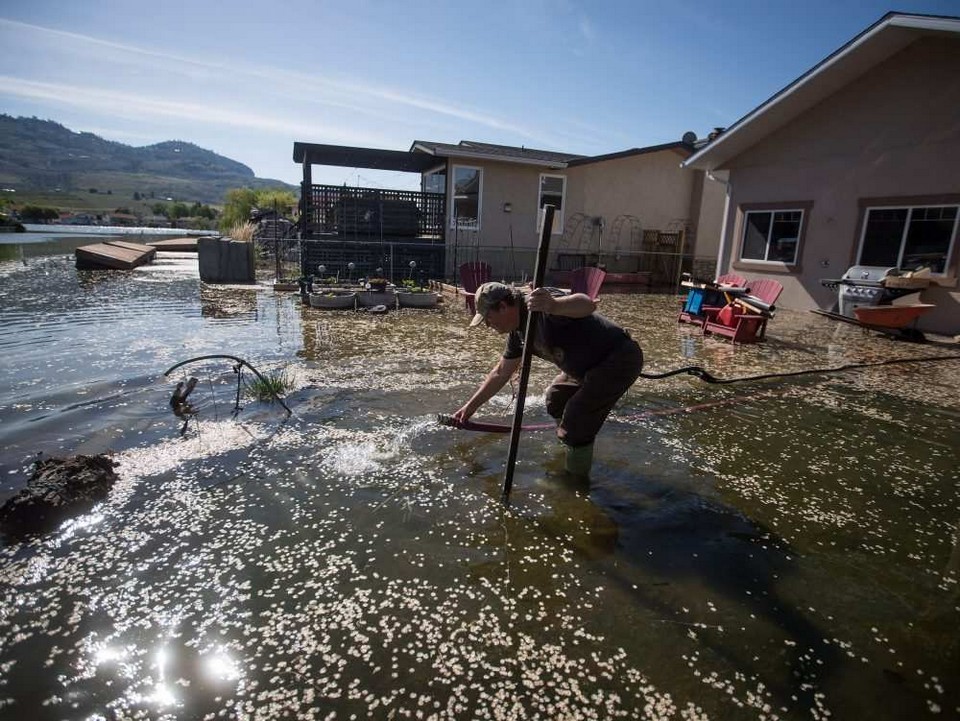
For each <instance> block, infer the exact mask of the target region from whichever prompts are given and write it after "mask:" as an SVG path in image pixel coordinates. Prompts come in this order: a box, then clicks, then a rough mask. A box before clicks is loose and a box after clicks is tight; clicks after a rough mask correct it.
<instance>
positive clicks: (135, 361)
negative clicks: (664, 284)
mask: <svg viewBox="0 0 960 721" xmlns="http://www.w3.org/2000/svg"><path fill="white" fill-rule="evenodd" d="M195 268H196V264H195V261H191V260H187V259H184V258H178V257H176V256H170V257H169V258H167V259H165V260H163V261H162V262H160V263H158V264H156V265H155V266H153V267H149V266H148V267H145V268H143V269H141V270H139V271H136V272H133V273H128V274H91V273H86V274H78V273H77V271H76V270H75V269H73V268H72V266H71V263H70V259H69V257H66V256H61V255H51V256H49V257H39V258H31V259H29V260H28V261H26V262H23V261H16V262H10V263H6V264H3V265H0V299H2V300H3V303H2V305H0V307H2V310H0V319H2V323H0V328H2V329H3V330H2V331H0V348H2V350H3V353H2V355H0V358H2V360H0V365H2V366H3V369H4V373H3V379H2V380H0V385H2V388H3V392H2V395H0V437H2V443H0V447H2V448H3V449H4V450H3V451H2V452H0V472H2V473H3V485H2V486H0V490H2V491H3V493H5V494H6V495H10V494H11V493H12V492H14V491H15V490H16V489H17V488H18V487H19V486H21V485H22V483H23V480H24V478H25V477H26V473H27V471H26V469H27V467H28V465H29V463H30V460H31V459H32V457H33V455H34V454H35V453H36V452H37V451H44V452H45V453H48V454H73V453H81V452H82V453H96V452H102V451H105V450H111V451H112V452H113V453H114V457H115V458H116V459H117V460H118V461H119V463H120V475H121V480H120V482H119V483H118V484H117V486H115V487H114V489H113V490H112V492H111V494H110V496H109V497H108V498H107V500H106V501H105V502H103V503H102V504H100V505H99V506H98V507H96V508H95V509H94V510H93V511H91V512H90V513H87V514H84V515H82V516H79V517H77V518H76V519H75V520H74V521H72V522H70V523H67V524H66V525H65V526H63V527H61V528H60V529H59V530H57V531H55V532H53V533H51V534H49V535H47V536H43V537H40V538H35V539H32V540H28V541H25V542H19V541H8V542H7V543H6V545H5V546H4V547H3V548H2V549H0V601H2V603H0V699H3V701H2V702H0V703H2V706H0V712H2V713H0V715H3V716H9V717H11V718H19V717H23V716H26V715H31V716H34V717H37V718H51V719H54V718H55V719H87V718H170V719H173V718H183V719H187V718H191V719H192V718H210V719H213V718H220V717H231V718H233V717H238V718H279V717H291V716H292V717H301V718H321V719H322V718H343V719H349V718H351V717H352V716H356V717H357V718H458V719H460V718H544V719H554V718H598V719H599V718H616V717H623V718H678V719H679V718H685V719H694V718H719V719H740V718H743V719H747V718H750V719H752V718H766V719H773V718H779V719H800V718H804V719H807V718H821V719H823V718H827V717H833V718H856V717H862V718H871V719H880V718H891V719H893V718H911V719H912V718H917V717H921V716H925V715H928V714H940V715H941V716H944V717H951V716H956V715H958V714H960V689H958V684H957V680H956V679H957V674H956V671H957V669H958V668H960V608H958V607H960V593H958V584H957V580H958V573H960V546H958V542H960V541H958V511H957V509H958V507H960V503H958V501H960V481H958V476H957V473H956V468H957V461H958V457H957V449H958V447H960V431H958V430H957V429H958V424H957V419H958V410H960V372H958V371H960V364H958V362H957V361H943V362H939V363H911V364H903V365H893V366H883V367H876V368H868V369H862V370H853V371H848V372H844V373H837V374H826V375H815V376H803V377H799V378H791V379H780V380H769V381H756V382H749V383H743V384H733V385H729V386H711V385H708V384H705V383H703V382H702V381H700V380H697V379H694V378H692V377H689V376H677V377H674V378H670V379H668V380H663V381H640V382H639V383H638V384H637V385H636V386H635V387H634V389H633V390H632V391H631V392H630V393H629V394H628V396H627V397H626V398H625V399H624V402H623V403H622V404H621V406H619V407H618V409H617V411H616V413H615V415H614V417H612V418H611V420H610V421H609V422H608V423H607V425H606V426H605V428H604V430H603V432H602V434H601V436H600V438H599V440H598V444H597V453H596V457H597V461H596V464H595V472H594V474H593V479H592V482H591V484H590V485H589V487H583V486H572V485H570V483H569V482H567V481H566V480H565V479H564V478H563V476H562V474H561V473H560V468H561V465H562V463H561V453H560V449H559V448H558V446H557V443H556V441H555V440H554V439H553V438H552V436H551V434H550V433H548V432H542V433H530V434H526V435H525V436H524V437H523V439H522V442H521V447H520V457H519V464H518V467H517V472H516V475H515V480H514V491H513V494H512V496H511V499H512V502H511V504H510V505H509V506H508V507H504V506H503V505H501V504H500V502H499V492H500V481H501V478H502V474H503V463H504V460H505V458H506V452H507V443H508V439H507V437H506V436H502V435H497V436H492V435H484V434H473V433H469V432H464V431H456V430H453V429H450V428H446V427H443V426H440V425H438V424H437V423H436V422H435V420H434V418H435V416H436V414H437V413H449V412H451V411H452V410H453V409H455V408H456V407H458V406H459V405H460V404H461V403H462V402H463V400H464V399H465V398H466V397H467V396H468V395H469V393H470V392H471V391H472V389H473V388H474V387H475V385H476V384H477V383H478V382H479V381H480V379H481V378H482V375H483V373H484V372H486V370H488V368H489V366H490V365H491V364H492V363H493V362H494V360H495V358H496V356H497V353H498V352H499V349H500V346H501V340H500V339H498V338H497V337H496V336H495V334H493V333H492V332H490V331H484V330H473V331H468V330H467V329H466V328H465V325H466V320H467V316H466V314H465V312H464V311H463V310H462V308H460V307H458V306H456V305H454V304H452V303H450V304H448V305H447V307H445V308H444V309H442V310H437V311H401V312H398V313H390V314H389V315H387V316H372V315H366V314H359V313H352V312H344V313H340V312H323V311H318V310H312V309H310V308H304V307H302V306H301V305H300V304H299V302H298V299H297V298H296V297H295V296H290V295H275V294H273V293H272V292H270V291H268V290H263V291H260V292H249V291H242V290H236V289H220V290H212V289H208V288H201V287H200V284H199V281H198V280H197V279H196V275H195ZM602 309H603V312H605V313H606V314H608V315H609V316H610V317H612V318H614V319H615V320H618V321H619V322H622V323H623V324H625V325H626V326H628V327H629V328H630V329H631V331H632V332H633V334H634V335H635V337H637V338H638V339H639V340H640V342H641V345H642V346H643V347H644V352H645V356H646V358H647V370H648V371H651V372H656V371H664V370H669V369H672V368H676V367H679V366H681V365H690V364H699V365H704V366H706V367H707V368H708V369H709V370H710V371H711V372H712V373H714V374H715V375H717V376H721V377H734V376H746V375H753V374H758V373H767V372H771V371H776V370H780V371H791V370H798V369H803V368H814V367H817V368H827V367H836V366H840V365H844V364H849V363H871V362H876V361H881V360H886V359H889V358H894V357H902V358H911V357H912V358H918V357H929V356H934V355H947V354H951V353H954V352H955V351H954V348H950V347H939V346H932V345H924V346H921V345H911V344H904V343H898V342H893V341H890V340H888V339H885V338H881V337H878V336H874V335H871V334H864V333H862V332H861V331H860V330H859V329H856V328H853V327H850V326H844V325H839V324H835V323H833V322H832V321H829V320H827V319H824V318H820V317H817V316H814V315H811V314H799V313H790V312H787V311H783V312H781V313H780V314H778V316H777V318H776V319H774V321H772V322H771V324H770V327H769V330H768V334H769V336H770V338H769V341H768V342H767V343H765V344H762V345H758V346H745V347H738V348H736V349H734V348H732V347H731V346H730V345H729V343H727V342H725V341H722V340H714V339H703V338H701V337H700V336H699V335H698V334H697V332H696V330H695V329H694V328H692V327H678V326H677V324H676V323H675V322H673V319H674V317H675V311H676V301H675V299H673V298H671V297H662V296H609V297H606V298H605V299H604V300H603V304H602ZM205 353H231V354H234V355H240V356H242V357H244V358H246V359H248V360H249V361H251V362H252V363H254V365H256V366H257V367H258V368H259V369H260V370H262V371H273V370H279V369H281V368H284V369H286V371H287V373H288V375H289V376H290V377H291V378H293V379H294V380H295V383H296V389H295V390H294V391H292V392H291V393H290V395H289V396H288V397H287V402H288V404H289V405H290V406H291V408H292V409H293V410H294V416H293V417H292V418H290V419H286V414H285V413H283V412H282V410H281V409H279V408H276V407H271V406H269V405H266V404H261V403H256V402H254V401H253V400H252V399H249V398H248V399H246V400H245V401H244V403H245V406H246V407H245V408H244V409H243V410H242V411H241V412H240V413H239V414H238V415H237V416H236V417H233V416H232V414H231V410H232V408H233V401H234V393H235V376H234V375H233V373H232V372H231V370H230V368H229V365H228V364H219V365H218V364H217V363H216V362H211V363H209V364H200V365H198V366H194V367H190V368H188V369H186V371H185V373H184V374H183V375H181V374H180V372H179V371H178V372H177V373H176V374H174V376H175V377H171V378H164V377H163V376H162V373H163V371H164V370H165V369H166V368H168V367H169V366H171V365H173V364H174V363H176V362H179V361H181V360H185V359H186V358H189V357H193V356H199V355H203V354H205ZM188 374H193V375H196V376H197V377H198V378H200V383H199V384H198V387H197V390H196V391H195V394H194V396H193V397H192V398H191V400H194V399H195V402H196V405H197V408H198V410H199V411H200V413H199V415H198V417H197V420H196V421H191V423H190V424H189V425H188V427H187V431H186V433H185V434H184V435H183V436H181V435H180V433H179V431H180V428H181V425H182V423H181V421H180V420H179V419H177V418H175V417H174V416H173V415H172V414H171V413H170V409H169V406H168V404H167V401H168V399H169V396H170V393H171V392H172V389H173V385H174V384H175V383H176V381H177V380H183V379H184V377H185V376H186V375H188ZM551 376H552V371H551V369H549V368H548V367H547V366H546V365H544V364H540V363H536V362H535V366H534V373H533V376H532V380H531V386H530V395H529V396H528V405H527V416H528V418H529V420H530V421H532V422H538V421H543V420H545V413H544V411H543V407H542V401H541V400H540V397H539V394H540V392H541V391H542V389H543V388H544V387H545V385H546V383H547V382H549V378H550V377H551ZM509 407H510V397H509V394H503V395H501V396H500V397H498V398H497V399H494V401H492V402H491V403H490V404H488V407H486V408H485V409H484V412H483V418H485V419H496V420H499V421H506V420H507V419H508V418H509V414H510V410H509ZM678 409H688V410H687V411H684V412H677V411H678Z"/></svg>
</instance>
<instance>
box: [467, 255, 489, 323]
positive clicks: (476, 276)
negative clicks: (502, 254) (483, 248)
mask: <svg viewBox="0 0 960 721" xmlns="http://www.w3.org/2000/svg"><path fill="white" fill-rule="evenodd" d="M492 273H493V270H492V269H491V268H490V264H489V263H482V262H479V261H478V262H475V263H464V264H463V265H461V266H460V285H462V286H463V301H464V303H465V305H466V306H467V309H468V310H469V311H470V313H471V314H472V313H476V312H477V309H476V305H475V303H474V301H473V294H474V293H476V291H477V288H479V287H480V286H481V285H483V284H484V283H486V282H487V281H488V280H490V276H491V275H492Z"/></svg>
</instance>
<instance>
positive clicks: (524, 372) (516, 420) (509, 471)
mask: <svg viewBox="0 0 960 721" xmlns="http://www.w3.org/2000/svg"><path fill="white" fill-rule="evenodd" d="M553 213H554V207H553V206H552V205H545V206H543V228H542V229H541V231H540V245H539V246H538V247H537V265H536V267H535V268H534V271H533V287H534V289H536V288H539V287H540V286H542V285H543V276H544V273H545V272H546V269H547V254H548V252H549V250H550V234H551V233H552V232H553ZM534 315H535V313H534V312H533V311H530V312H528V313H527V327H526V328H525V329H524V333H523V356H522V357H521V361H520V381H519V382H518V384H517V407H516V408H515V409H514V411H513V427H512V428H511V429H510V452H509V453H508V454H507V467H506V470H505V471H504V474H503V490H502V492H501V494H500V500H501V501H503V502H504V503H507V502H509V500H510V489H511V488H512V487H513V467H514V465H516V462H517V450H518V449H519V447H520V428H521V426H522V425H523V405H524V403H525V402H526V399H527V381H528V380H529V378H530V360H531V359H532V357H533V329H534V327H535V323H534Z"/></svg>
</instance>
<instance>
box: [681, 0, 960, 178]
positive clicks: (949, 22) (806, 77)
mask: <svg viewBox="0 0 960 721" xmlns="http://www.w3.org/2000/svg"><path fill="white" fill-rule="evenodd" d="M957 33H960V18H957V17H948V16H947V17H945V16H933V15H910V14H905V13H887V14H886V15H884V16H883V18H881V19H880V20H879V21H878V22H876V23H874V24H873V25H871V26H870V27H869V28H867V29H866V30H864V31H863V32H862V33H860V34H859V35H858V36H857V37H855V38H853V40H851V41H850V42H848V43H847V44H846V45H844V46H843V47H841V48H840V49H839V50H837V51H836V52H834V53H833V54H832V55H830V56H828V57H827V58H825V59H824V60H822V61H820V63H818V64H817V65H815V66H814V67H813V68H811V69H810V70H808V71H807V72H806V73H804V74H803V75H801V76H800V77H799V78H797V79H796V80H794V81H793V82H792V83H791V84H790V85H788V86H787V87H785V88H784V89H783V90H781V91H780V92H778V93H777V94H776V95H774V96H773V97H771V98H770V99H769V100H767V101H766V102H765V103H763V104H762V105H760V106H758V107H757V108H755V109H754V110H752V111H751V112H750V113H748V114H747V115H745V116H743V117H742V118H740V120H738V121H737V122H736V123H734V124H733V125H731V126H730V127H729V128H727V130H726V131H725V132H723V133H722V134H721V135H719V136H718V137H717V138H716V139H715V140H714V141H713V142H711V143H709V144H708V145H707V146H706V147H704V148H703V149H702V150H700V151H699V152H697V153H695V154H694V155H693V156H691V157H690V158H688V159H687V160H686V161H685V162H684V163H682V167H684V168H697V169H700V170H716V169H718V168H722V167H724V165H725V164H726V163H727V162H728V161H730V160H731V159H732V158H734V157H736V156H737V155H739V154H740V153H742V152H744V151H745V150H747V149H748V148H750V147H751V146H753V145H754V144H756V143H757V142H759V141H760V140H762V139H763V138H765V137H766V136H767V135H769V134H770V133H772V132H774V131H776V130H778V129H779V128H781V127H783V126H784V125H786V124H787V123H789V122H790V121H791V120H793V119H794V118H796V117H797V116H798V115H800V114H801V113H802V112H804V111H805V110H807V109H808V108H811V107H813V106H814V105H816V104H817V103H819V102H821V101H823V100H825V99H826V98H828V97H829V96H830V95H832V94H833V93H835V92H837V91H838V90H840V89H841V88H843V87H844V86H845V85H847V84H848V83H850V82H852V81H853V80H854V79H856V78H857V77H859V76H860V75H862V74H863V73H865V72H867V71H868V70H869V69H870V68H872V67H874V66H875V65H877V64H879V63H881V62H883V61H884V60H886V59H887V58H889V57H890V56H892V55H894V54H895V53H897V52H899V51H900V50H902V49H903V48H905V47H906V46H907V45H909V44H910V43H912V42H913V41H914V40H916V39H917V38H918V37H920V36H921V35H925V34H950V35H955V34H957Z"/></svg>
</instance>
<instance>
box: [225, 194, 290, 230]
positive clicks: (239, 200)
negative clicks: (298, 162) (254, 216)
mask: <svg viewBox="0 0 960 721" xmlns="http://www.w3.org/2000/svg"><path fill="white" fill-rule="evenodd" d="M274 204H276V208H277V211H278V212H279V213H280V214H281V215H289V214H291V213H292V212H293V209H294V208H295V207H296V206H297V196H295V195H294V194H293V193H291V192H290V191H289V190H284V189H283V188H263V189H261V190H253V189H252V188H232V189H231V190H228V191H227V195H226V199H225V201H224V204H223V214H222V215H221V216H220V230H222V231H224V232H227V231H229V230H230V228H232V227H233V226H235V225H237V224H238V223H246V222H247V221H249V220H250V212H251V211H252V210H253V209H254V208H257V209H259V210H273V208H274Z"/></svg>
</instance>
